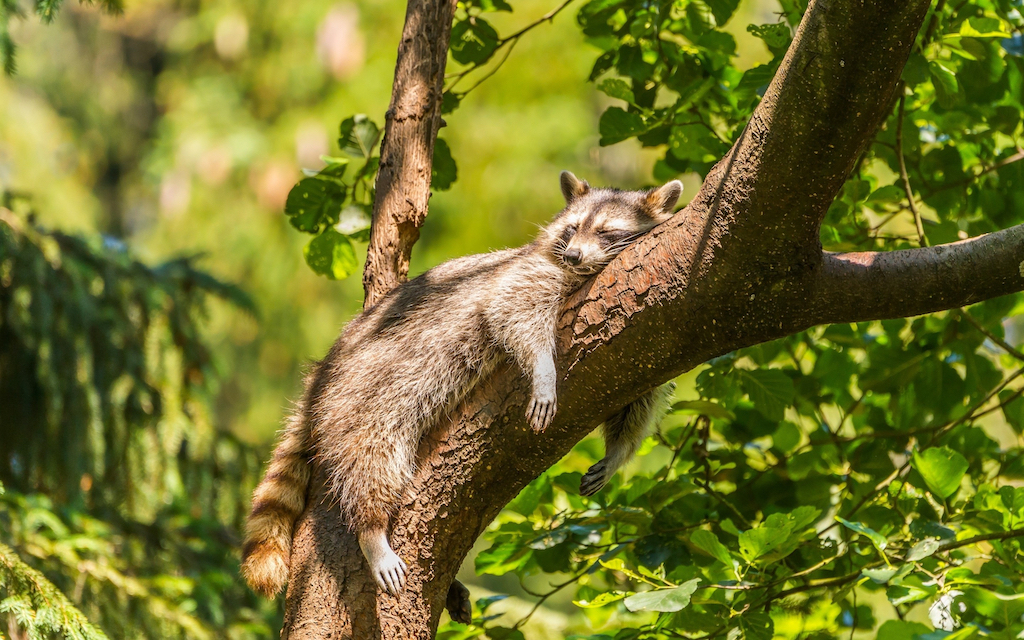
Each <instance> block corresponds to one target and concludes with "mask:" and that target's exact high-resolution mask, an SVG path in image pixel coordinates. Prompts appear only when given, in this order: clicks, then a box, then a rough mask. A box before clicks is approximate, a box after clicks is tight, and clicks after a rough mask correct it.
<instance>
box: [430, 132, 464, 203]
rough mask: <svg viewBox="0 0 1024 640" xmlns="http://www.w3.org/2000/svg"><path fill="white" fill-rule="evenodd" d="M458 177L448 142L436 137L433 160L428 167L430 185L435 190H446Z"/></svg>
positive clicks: (457, 169)
mask: <svg viewBox="0 0 1024 640" xmlns="http://www.w3.org/2000/svg"><path fill="white" fill-rule="evenodd" d="M458 177H459V168H458V167H457V166H456V164H455V159H454V158H452V151H451V149H449V148H448V143H447V142H445V141H444V140H443V139H441V138H438V139H437V141H436V142H435V143H434V162H433V163H432V164H431V168H430V187H431V188H432V189H435V190H437V191H447V190H448V189H451V188H452V184H453V183H454V182H455V180H456V179H457V178H458Z"/></svg>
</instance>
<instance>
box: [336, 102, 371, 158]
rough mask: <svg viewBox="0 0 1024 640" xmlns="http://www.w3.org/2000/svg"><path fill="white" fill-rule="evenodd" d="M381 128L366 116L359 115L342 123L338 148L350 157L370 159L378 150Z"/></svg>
mask: <svg viewBox="0 0 1024 640" xmlns="http://www.w3.org/2000/svg"><path fill="white" fill-rule="evenodd" d="M378 140H380V128H378V127H377V124H376V123H375V122H374V121H373V120H370V118H369V117H368V116H366V115H365V114H362V113H359V114H356V115H354V116H352V117H351V118H345V119H344V120H342V121H341V132H340V135H339V136H338V146H339V147H341V150H342V151H343V152H345V153H347V154H349V155H350V156H354V157H356V158H365V159H367V160H369V159H370V157H371V156H373V155H374V152H375V151H376V150H377V141H378Z"/></svg>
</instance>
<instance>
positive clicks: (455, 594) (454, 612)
mask: <svg viewBox="0 0 1024 640" xmlns="http://www.w3.org/2000/svg"><path fill="white" fill-rule="evenodd" d="M444 608H445V609H447V610H448V615H450V616H451V617H452V620H454V621H455V622H461V623H462V624H470V623H471V622H473V605H472V603H470V601H469V589H467V588H466V585H464V584H462V583H461V582H459V581H458V580H452V585H451V586H450V587H448V597H447V598H445V601H444Z"/></svg>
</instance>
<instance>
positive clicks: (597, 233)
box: [541, 171, 683, 276]
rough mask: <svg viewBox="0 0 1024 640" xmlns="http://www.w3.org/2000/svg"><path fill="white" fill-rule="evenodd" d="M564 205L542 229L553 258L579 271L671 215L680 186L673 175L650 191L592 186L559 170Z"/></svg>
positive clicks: (589, 270) (589, 269) (594, 266)
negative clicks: (672, 178) (672, 177)
mask: <svg viewBox="0 0 1024 640" xmlns="http://www.w3.org/2000/svg"><path fill="white" fill-rule="evenodd" d="M561 182H562V195H563V196H565V205H566V206H565V209H563V210H562V212H561V213H560V214H558V216H557V217H556V218H555V219H554V220H553V221H552V222H551V224H550V225H548V226H547V228H546V229H545V230H544V233H543V234H542V235H541V242H542V244H544V245H546V246H547V248H548V249H549V250H550V252H551V254H552V257H553V258H554V260H555V261H556V262H557V263H558V264H559V265H560V266H562V267H563V268H564V269H566V270H567V271H570V272H571V273H573V274H575V275H579V276H588V275H591V274H593V273H597V272H598V271H600V270H601V269H603V268H604V267H605V265H607V264H608V263H609V262H611V260H612V258H614V257H615V256H616V255H618V254H619V252H621V251H622V250H623V249H625V248H626V247H628V246H629V245H630V244H632V243H633V242H634V241H636V240H637V239H638V238H639V237H640V236H642V235H643V234H645V233H647V232H648V231H650V230H651V229H653V228H654V227H656V226H657V225H659V224H661V223H662V222H664V221H665V220H668V219H669V218H670V217H672V210H673V208H675V206H676V202H678V201H679V195H680V194H681V193H682V192H683V183H682V182H679V181H678V180H673V181H672V182H669V183H668V184H666V185H664V186H662V187H659V188H657V189H653V190H651V191H619V190H618V189H603V188H602V189H595V188H592V187H591V186H590V185H589V184H587V182H586V181H585V180H580V179H579V178H577V177H576V176H574V175H573V174H571V173H569V172H568V171H563V172H562V175H561Z"/></svg>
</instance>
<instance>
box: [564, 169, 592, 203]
mask: <svg viewBox="0 0 1024 640" xmlns="http://www.w3.org/2000/svg"><path fill="white" fill-rule="evenodd" d="M558 181H559V182H560V183H561V185H562V195H563V196H565V203H566V204H569V203H570V202H572V201H573V200H575V199H576V198H579V197H580V196H582V195H584V194H586V193H587V192H588V191H590V185H589V184H587V181H586V180H580V179H579V178H577V177H576V176H574V175H572V173H571V172H569V171H563V172H562V174H561V175H560V176H558Z"/></svg>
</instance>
